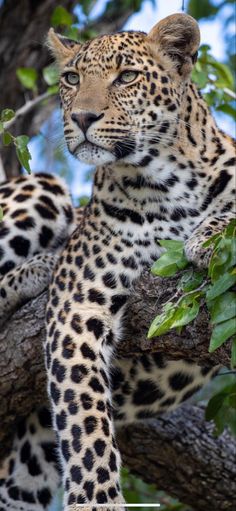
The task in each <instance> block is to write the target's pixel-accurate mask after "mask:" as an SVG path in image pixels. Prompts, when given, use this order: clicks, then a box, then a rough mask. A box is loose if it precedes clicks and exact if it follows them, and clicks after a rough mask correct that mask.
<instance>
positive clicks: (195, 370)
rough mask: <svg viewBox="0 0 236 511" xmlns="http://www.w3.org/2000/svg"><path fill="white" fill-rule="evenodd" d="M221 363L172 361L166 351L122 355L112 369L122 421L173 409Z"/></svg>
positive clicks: (118, 416)
mask: <svg viewBox="0 0 236 511" xmlns="http://www.w3.org/2000/svg"><path fill="white" fill-rule="evenodd" d="M218 371H219V367H200V366H198V365H197V364H196V363H195V362H191V361H189V360H173V361H168V360H166V359H165V356H164V354H162V353H151V354H148V355H146V354H145V355H142V356H137V357H135V358H133V359H131V360H130V359H124V358H119V359H116V360H115V362H114V367H113V371H112V389H113V392H112V401H113V407H114V418H115V421H116V423H117V424H118V425H120V424H123V423H126V422H135V421H137V420H140V419H147V418H151V417H156V416H157V415H158V414H160V413H165V412H167V411H170V410H173V409H174V408H176V407H177V406H179V405H181V403H183V402H184V401H186V400H187V399H189V398H190V397H191V396H192V395H193V394H195V393H196V392H197V391H199V390H200V389H201V388H202V386H203V385H205V384H206V383H207V382H208V381H209V380H210V379H211V378H212V377H213V376H214V375H215V374H216V373H217V372H218Z"/></svg>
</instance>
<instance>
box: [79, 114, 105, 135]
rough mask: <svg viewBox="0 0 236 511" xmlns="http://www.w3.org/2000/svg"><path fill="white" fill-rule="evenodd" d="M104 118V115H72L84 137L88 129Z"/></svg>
mask: <svg viewBox="0 0 236 511" xmlns="http://www.w3.org/2000/svg"><path fill="white" fill-rule="evenodd" d="M103 116H104V114H100V115H97V114H94V113H92V112H80V113H73V114H72V115H71V119H72V121H74V122H75V123H76V124H78V126H79V128H80V129H81V130H82V131H83V133H84V135H85V133H86V131H87V130H88V128H89V127H90V126H91V124H93V123H94V122H96V121H99V119H101V118H102V117H103Z"/></svg>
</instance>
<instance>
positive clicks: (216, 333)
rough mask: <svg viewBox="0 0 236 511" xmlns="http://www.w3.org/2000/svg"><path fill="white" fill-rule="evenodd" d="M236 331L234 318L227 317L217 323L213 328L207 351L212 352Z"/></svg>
mask: <svg viewBox="0 0 236 511" xmlns="http://www.w3.org/2000/svg"><path fill="white" fill-rule="evenodd" d="M235 333H236V320H235V318H233V319H227V321H224V322H223V323H219V324H218V325H216V326H215V327H214V328H213V331H212V335H211V339H210V346H209V352H210V353H212V352H213V351H215V350H216V349H217V348H219V347H220V346H221V345H222V344H223V343H224V342H225V341H226V340H227V339H229V337H232V335H234V334H235Z"/></svg>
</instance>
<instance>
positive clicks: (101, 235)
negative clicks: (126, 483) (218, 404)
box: [0, 13, 235, 511]
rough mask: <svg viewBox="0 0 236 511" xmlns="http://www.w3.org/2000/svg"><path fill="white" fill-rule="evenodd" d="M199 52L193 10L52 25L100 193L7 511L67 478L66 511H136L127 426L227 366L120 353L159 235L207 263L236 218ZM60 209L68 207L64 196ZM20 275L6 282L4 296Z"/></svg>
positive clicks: (68, 279)
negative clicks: (126, 20)
mask: <svg viewBox="0 0 236 511" xmlns="http://www.w3.org/2000/svg"><path fill="white" fill-rule="evenodd" d="M199 44H200V32H199V27H198V24H197V22H196V21H195V20H194V19H193V18H192V17H191V16H189V15H187V14H184V13H181V14H180V13H177V14H173V15H170V16H168V17H166V18H164V19H163V20H161V21H159V22H158V23H157V24H156V25H155V26H154V27H153V28H152V29H151V31H150V32H149V33H148V34H146V33H144V32H139V31H121V32H118V33H114V34H109V35H102V36H98V37H95V38H94V39H92V40H89V41H87V42H83V43H81V42H79V41H75V40H72V39H69V38H67V37H65V36H62V35H60V34H57V33H55V32H54V30H53V29H50V31H49V35H48V45H49V47H50V50H51V52H52V54H53V56H54V58H55V60H56V62H57V66H58V69H59V74H60V78H59V89H60V98H61V104H62V110H63V121H64V134H65V140H66V143H67V147H68V149H69V151H70V153H71V154H72V155H73V156H74V157H75V158H77V159H79V160H80V161H82V162H85V163H87V164H90V165H94V166H96V170H95V175H94V180H93V191H92V196H91V199H90V201H89V203H88V204H87V206H86V207H85V208H84V209H83V211H82V212H80V213H79V218H78V221H77V222H76V220H75V216H76V213H74V212H72V213H71V209H69V211H70V215H69V216H70V221H69V222H68V223H67V225H69V227H68V228H67V230H66V229H65V230H64V238H63V240H60V242H58V241H57V242H56V243H55V244H56V245H57V250H55V254H53V258H54V259H53V261H54V262H53V264H52V266H53V270H52V268H51V266H50V264H49V266H50V268H49V272H48V273H49V274H50V275H52V276H51V277H50V285H49V298H48V304H47V310H46V330H47V336H46V340H45V346H44V349H45V366H46V371H47V377H48V394H49V397H50V403H51V407H50V409H49V408H48V407H46V408H43V409H41V410H37V411H33V412H32V414H31V415H30V417H29V418H26V419H23V422H21V423H19V425H18V430H17V433H16V437H15V440H14V443H13V450H12V452H11V453H10V454H9V457H8V458H7V459H6V460H5V462H4V465H3V469H2V470H3V474H2V475H1V476H0V477H2V478H1V479H0V510H1V511H6V510H8V509H12V510H16V511H18V510H22V511H42V509H48V506H49V505H50V502H51V498H52V496H53V494H54V493H55V490H56V488H57V487H58V485H59V484H60V481H62V485H63V492H64V497H63V509H64V511H77V510H79V509H84V510H86V511H87V510H92V511H101V510H102V509H103V510H104V509H105V510H106V511H108V510H110V511H114V510H115V509H117V508H119V509H120V510H122V511H124V510H125V501H124V498H123V495H122V490H121V485H120V467H121V457H120V453H119V449H118V446H117V442H116V434H115V430H116V428H117V427H119V426H120V425H122V424H125V423H127V422H131V423H132V422H134V421H139V420H148V419H149V418H152V417H156V416H158V414H160V413H165V412H167V411H170V410H172V409H174V408H175V407H176V406H178V405H180V404H181V403H183V402H185V401H186V400H187V399H189V398H190V397H191V396H192V394H193V393H195V392H196V391H197V390H199V389H200V388H201V387H202V385H204V384H205V383H206V382H207V381H208V380H209V379H210V378H211V377H212V376H213V374H214V373H215V371H216V369H212V368H210V367H200V366H198V365H197V364H196V363H194V362H192V361H189V360H178V361H176V360H169V359H167V358H166V356H165V355H164V354H163V353H159V352H157V353H152V354H145V353H144V354H142V355H140V356H136V357H133V358H126V359H125V358H119V356H117V347H118V345H120V344H121V343H125V337H124V335H123V317H124V314H125V310H126V307H127V301H128V297H129V296H130V294H131V293H132V290H133V286H134V284H135V282H136V281H137V279H139V278H140V276H141V274H142V272H143V271H144V270H145V268H147V267H148V268H150V266H151V264H152V263H153V261H155V260H156V259H157V258H158V257H159V256H160V255H161V253H162V251H163V248H162V247H161V245H160V241H161V240H163V239H169V240H179V241H182V242H184V246H185V254H186V256H187V259H188V261H189V262H190V263H192V264H194V265H196V267H197V268H198V269H203V268H206V267H207V266H208V263H209V260H210V257H211V253H212V252H211V251H212V249H211V246H208V247H206V246H203V244H204V242H205V241H207V240H208V239H209V238H210V237H211V236H212V235H213V234H215V233H218V232H220V231H221V230H222V229H223V228H224V227H225V226H226V225H227V224H228V222H229V221H230V220H231V219H232V218H234V217H235V188H234V169H235V145H234V141H233V140H232V139H231V138H230V137H229V136H228V135H226V134H225V133H223V132H222V131H221V130H220V129H219V128H218V127H217V125H216V122H215V120H214V118H213V116H212V114H211V112H210V110H209V108H208V106H207V104H206V102H205V100H204V98H203V97H202V96H201V94H200V92H199V90H198V89H197V87H196V85H195V84H194V83H193V82H192V80H191V71H192V69H193V66H194V64H195V62H196V60H197V52H198V48H199ZM19 179H22V178H19ZM36 179H37V178H36ZM17 193H18V192H17ZM62 199H63V197H62ZM53 204H54V205H55V207H56V208H58V209H59V206H58V196H56V198H55V196H54V198H53ZM62 204H63V200H62V203H61V205H62ZM47 206H48V207H49V209H50V210H51V209H52V208H51V207H50V206H49V205H48V204H47ZM62 208H63V206H62ZM30 215H31V210H30ZM13 224H14V222H13ZM75 224H76V226H75ZM13 227H14V225H13ZM55 236H56V238H58V237H57V235H56V230H55ZM59 237H60V236H59ZM52 244H54V243H52ZM37 251H38V249H37V250H36V254H35V253H34V252H33V254H32V255H33V257H36V258H39V257H40V256H41V257H44V258H45V257H47V256H48V257H50V253H49V254H48V253H47V251H46V253H43V255H42V254H41V250H39V252H40V254H37ZM22 264H25V261H22ZM15 271H16V269H15V268H14V269H12V268H11V267H10V268H9V269H8V271H7V272H6V275H5V277H4V278H6V279H8V280H7V286H8V287H7V291H6V295H7V293H8V290H9V286H10V282H11V280H12V278H13V276H14V275H11V277H10V281H9V277H8V275H9V273H11V272H13V274H14V272H15ZM19 271H20V270H19ZM39 273H40V271H39ZM16 280H17V279H16ZM47 284H48V281H47ZM1 286H2V287H1V291H0V295H1V297H2V299H3V301H4V300H5V301H7V300H6V297H5V295H4V291H5V287H4V286H3V285H2V283H1ZM42 286H44V287H45V282H44V283H43V284H42ZM18 288H19V291H18V293H17V296H18V295H19V294H20V288H21V286H20V285H19V286H18ZM2 290H3V291H2ZM35 292H36V291H35ZM23 299H24V300H25V297H24V296H23ZM17 300H18V302H17V303H18V304H19V303H20V300H21V297H20V298H19V297H18V298H17ZM10 301H11V300H10V299H9V302H10ZM14 306H16V304H15V305H14ZM9 310H10V305H9ZM42 417H44V419H42ZM45 417H46V419H45ZM51 424H52V426H53V430H54V433H53V432H52V429H50V425H51ZM47 432H48V434H49V437H48V438H49V440H48V441H47V440H46V436H47ZM50 435H51V436H50ZM0 474H1V472H0ZM22 474H23V475H22ZM43 474H44V476H43Z"/></svg>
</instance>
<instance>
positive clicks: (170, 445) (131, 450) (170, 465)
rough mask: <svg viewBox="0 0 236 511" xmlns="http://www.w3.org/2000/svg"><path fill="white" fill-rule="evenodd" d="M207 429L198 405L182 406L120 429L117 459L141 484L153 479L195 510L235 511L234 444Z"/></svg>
mask: <svg viewBox="0 0 236 511" xmlns="http://www.w3.org/2000/svg"><path fill="white" fill-rule="evenodd" d="M212 431H213V426H212V424H210V423H206V422H205V420H204V412H203V410H202V409H200V408H199V407H196V406H190V405H188V406H187V405H185V406H183V407H182V408H181V410H180V409H178V410H175V411H174V412H171V413H169V414H165V415H164V416H162V417H159V418H158V420H157V419H152V420H149V421H147V422H145V423H144V422H142V423H139V424H132V425H129V426H126V427H124V428H122V429H121V430H120V431H119V434H118V442H119V446H120V449H121V454H122V459H123V462H124V463H125V464H126V465H128V466H129V468H130V469H131V471H132V472H133V473H135V474H136V475H138V476H140V477H141V478H142V479H143V480H144V481H146V482H147V483H153V481H156V482H157V484H158V488H160V489H162V490H166V491H167V492H168V493H169V494H170V495H173V496H175V497H178V498H179V499H180V500H181V501H182V502H183V503H186V504H189V505H191V506H192V507H193V509H194V510H196V511H203V510H204V511H210V510H213V509H214V511H223V510H224V511H226V510H227V511H235V508H236V496H235V495H236V493H235V490H236V482H235V481H236V464H235V457H236V442H235V440H234V439H232V437H231V436H230V435H229V433H228V432H224V433H223V434H222V435H221V436H220V437H219V438H215V437H214V436H213V434H212Z"/></svg>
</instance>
